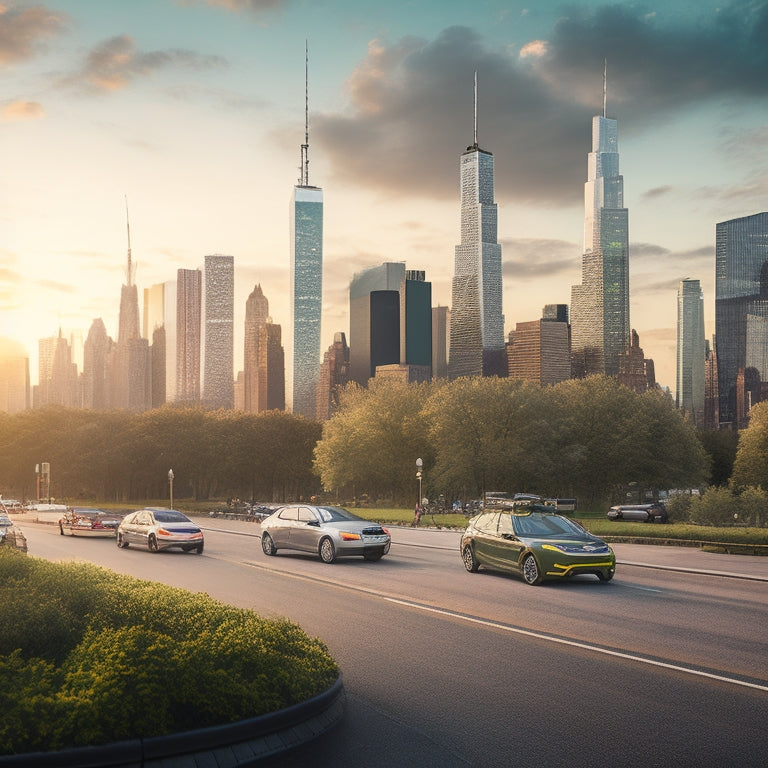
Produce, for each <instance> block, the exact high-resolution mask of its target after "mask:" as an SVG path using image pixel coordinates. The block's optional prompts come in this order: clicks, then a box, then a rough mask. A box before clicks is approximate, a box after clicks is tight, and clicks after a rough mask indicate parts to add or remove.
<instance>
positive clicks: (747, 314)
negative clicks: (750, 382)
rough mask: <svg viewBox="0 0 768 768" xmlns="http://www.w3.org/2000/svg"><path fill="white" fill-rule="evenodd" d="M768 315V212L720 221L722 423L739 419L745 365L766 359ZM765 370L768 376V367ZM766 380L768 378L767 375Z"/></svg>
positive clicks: (717, 259)
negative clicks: (739, 381)
mask: <svg viewBox="0 0 768 768" xmlns="http://www.w3.org/2000/svg"><path fill="white" fill-rule="evenodd" d="M767 317H768V213H756V214H753V215H752V216H744V217H742V218H738V219H731V220H729V221H723V222H720V223H718V224H717V226H716V234H715V339H716V343H717V346H716V352H717V365H718V389H719V396H720V423H721V424H723V425H725V424H729V425H734V424H735V422H736V421H737V412H736V409H737V377H738V373H739V369H740V368H746V367H748V365H749V364H750V363H748V362H747V358H748V357H749V360H750V362H752V363H754V362H757V363H758V365H761V363H760V361H761V359H762V357H763V354H762V351H761V350H763V349H765V348H766V345H767V344H768V342H767V341H766V336H765V331H766V323H765V322H764V319H765V318H767ZM758 370H759V373H760V376H761V377H763V376H765V377H766V379H768V371H765V370H760V369H758ZM764 380H765V379H764Z"/></svg>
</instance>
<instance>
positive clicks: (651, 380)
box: [616, 328, 656, 395]
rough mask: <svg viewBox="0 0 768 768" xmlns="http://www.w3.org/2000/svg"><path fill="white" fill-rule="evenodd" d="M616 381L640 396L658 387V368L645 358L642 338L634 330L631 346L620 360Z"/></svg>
mask: <svg viewBox="0 0 768 768" xmlns="http://www.w3.org/2000/svg"><path fill="white" fill-rule="evenodd" d="M616 379H617V381H618V382H619V384H622V385H623V386H625V387H627V388H628V389H631V390H632V391H634V392H637V394H639V395H641V394H642V393H643V392H645V391H646V390H649V389H653V388H654V387H655V386H656V367H655V365H654V363H653V360H651V359H650V358H647V357H646V356H645V353H644V352H643V348H642V347H641V346H640V336H639V335H638V333H637V331H636V330H635V329H634V328H633V329H632V337H631V342H630V345H629V346H628V347H627V349H626V350H625V352H624V354H623V355H622V357H621V359H620V360H619V372H618V373H617V374H616Z"/></svg>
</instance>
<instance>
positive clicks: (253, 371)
mask: <svg viewBox="0 0 768 768" xmlns="http://www.w3.org/2000/svg"><path fill="white" fill-rule="evenodd" d="M268 318H269V301H268V300H267V297H266V296H265V295H264V292H263V291H262V290H261V285H256V286H255V287H254V289H253V290H252V291H251V294H250V295H249V296H248V299H247V300H246V302H245V329H244V334H243V410H244V411H248V412H249V413H256V412H257V411H258V410H259V344H260V342H261V329H262V328H263V327H264V326H265V325H266V324H267V319H268Z"/></svg>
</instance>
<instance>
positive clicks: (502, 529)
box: [499, 515, 515, 536]
mask: <svg viewBox="0 0 768 768" xmlns="http://www.w3.org/2000/svg"><path fill="white" fill-rule="evenodd" d="M499 533H500V534H501V535H502V536H503V535H504V534H505V533H509V534H512V535H513V536H514V533H515V529H514V528H513V526H512V516H511V515H502V516H501V519H500V520H499Z"/></svg>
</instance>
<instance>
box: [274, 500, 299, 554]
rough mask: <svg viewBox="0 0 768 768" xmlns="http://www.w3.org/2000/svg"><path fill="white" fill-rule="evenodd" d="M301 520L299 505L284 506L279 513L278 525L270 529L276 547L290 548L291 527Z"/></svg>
mask: <svg viewBox="0 0 768 768" xmlns="http://www.w3.org/2000/svg"><path fill="white" fill-rule="evenodd" d="M298 521H299V510H298V508H297V507H283V508H282V509H281V510H280V511H279V512H278V513H277V525H273V526H272V527H270V529H269V535H270V536H271V537H272V541H274V542H275V546H276V547H278V548H279V547H288V548H289V549H290V547H291V544H290V538H291V529H292V528H293V527H294V526H295V525H296V523H298Z"/></svg>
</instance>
